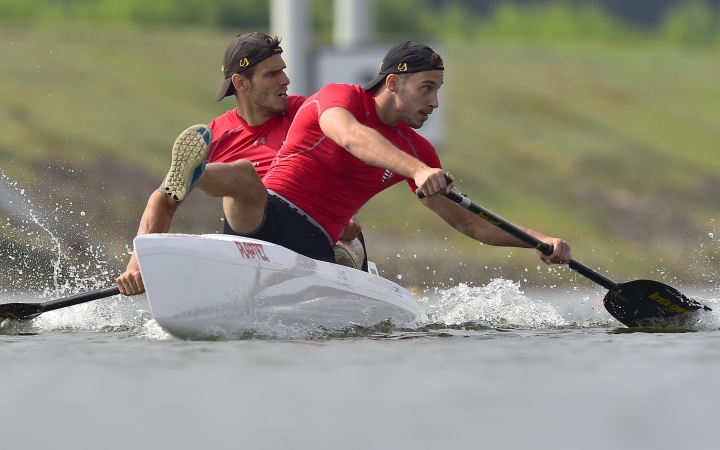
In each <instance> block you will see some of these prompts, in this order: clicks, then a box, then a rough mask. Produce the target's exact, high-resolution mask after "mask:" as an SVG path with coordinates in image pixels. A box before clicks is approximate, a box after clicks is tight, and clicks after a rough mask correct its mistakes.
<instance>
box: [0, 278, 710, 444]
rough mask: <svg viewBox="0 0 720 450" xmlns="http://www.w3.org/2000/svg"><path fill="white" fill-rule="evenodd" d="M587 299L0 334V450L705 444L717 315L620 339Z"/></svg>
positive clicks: (484, 290) (68, 322) (118, 319)
mask: <svg viewBox="0 0 720 450" xmlns="http://www.w3.org/2000/svg"><path fill="white" fill-rule="evenodd" d="M598 294H599V292H587V293H582V292H578V291H574V290H570V292H567V291H563V290H561V289H557V290H550V291H534V292H522V290H521V289H520V286H519V285H517V284H515V283H513V282H511V281H507V280H495V281H493V282H492V283H490V284H489V285H487V286H477V287H471V286H466V285H459V286H455V287H452V288H449V289H438V290H437V291H432V292H429V293H428V295H427V297H425V298H423V299H422V301H421V303H422V305H423V313H422V314H421V315H420V316H419V317H418V318H417V319H416V320H415V321H413V322H411V323H405V324H390V323H382V324H378V325H377V326H376V327H373V328H352V329H346V330H334V331H329V330H302V329H292V328H291V327H285V328H282V329H276V330H272V331H271V332H270V333H268V331H267V330H266V331H265V334H262V333H254V334H252V333H251V334H248V336H247V339H244V340H235V341H181V340H176V339H174V338H172V337H171V336H169V335H167V334H166V333H165V332H164V331H163V330H162V329H161V328H159V327H158V326H157V324H156V323H155V322H154V320H153V319H152V315H151V314H150V312H149V308H148V304H147V302H146V300H145V299H144V297H143V296H139V297H133V298H128V297H120V296H118V297H115V298H110V299H105V300H100V301H97V302H93V303H88V304H84V305H78V306H74V307H70V308H66V309H62V310H58V311H53V312H49V313H45V314H43V315H41V316H40V317H38V318H37V319H34V320H32V321H29V322H10V321H5V322H3V324H2V325H1V326H0V357H1V358H2V361H3V366H2V370H1V371H0V380H2V381H3V383H4V386H5V389H4V394H3V408H2V411H1V412H0V423H2V424H3V431H4V432H3V438H2V441H3V445H4V446H5V445H7V446H8V447H7V448H15V447H17V448H42V447H51V446H52V447H58V446H60V447H62V448H64V447H67V448H104V449H115V448H117V449H121V448H122V449H125V448H131V447H138V448H149V447H158V448H182V449H184V448H230V447H232V448H281V447H282V448H403V449H404V448H438V447H442V448H467V447H470V448H489V447H491V446H492V447H502V448H518V449H520V448H523V449H524V448H548V449H549V448H553V449H556V448H573V449H575V448H577V449H595V448H597V449H600V448H677V447H687V448H716V447H717V442H718V438H720V432H718V431H715V430H717V427H716V426H715V424H716V422H717V421H718V420H717V419H716V418H715V415H714V414H715V412H716V410H717V407H716V404H717V398H720V381H718V376H717V374H718V373H720V356H719V355H720V333H719V332H718V331H716V330H717V329H718V328H720V327H718V326H717V323H718V319H717V316H716V315H715V313H705V316H704V317H699V318H696V320H695V322H696V323H697V324H698V331H695V332H690V333H667V332H654V333H647V332H644V333H627V332H623V331H622V330H626V329H625V328H624V327H622V326H621V325H619V324H618V323H617V322H615V321H614V319H612V318H611V317H610V316H609V315H608V314H607V313H606V312H605V311H604V310H603V309H602V308H601V307H600V306H599V304H598V303H597V296H598ZM700 298H701V300H702V301H703V302H704V303H706V304H708V305H709V306H711V307H713V309H714V310H715V311H720V305H717V304H716V303H717V300H715V299H713V298H703V297H700ZM12 300H13V301H18V299H12ZM5 301H9V299H7V298H0V302H5ZM710 324H716V326H714V328H713V327H712V326H711V325H710ZM654 331H658V330H654Z"/></svg>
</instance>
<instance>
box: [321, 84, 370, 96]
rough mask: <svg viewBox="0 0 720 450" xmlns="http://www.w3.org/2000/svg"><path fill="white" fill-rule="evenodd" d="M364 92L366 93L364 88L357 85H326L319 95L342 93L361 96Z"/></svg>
mask: <svg viewBox="0 0 720 450" xmlns="http://www.w3.org/2000/svg"><path fill="white" fill-rule="evenodd" d="M362 92H365V91H364V90H363V88H361V87H360V86H357V85H355V84H345V83H330V84H327V85H325V86H324V87H323V88H322V89H320V90H319V91H318V94H320V93H323V94H327V93H342V94H345V95H347V94H361V93H362Z"/></svg>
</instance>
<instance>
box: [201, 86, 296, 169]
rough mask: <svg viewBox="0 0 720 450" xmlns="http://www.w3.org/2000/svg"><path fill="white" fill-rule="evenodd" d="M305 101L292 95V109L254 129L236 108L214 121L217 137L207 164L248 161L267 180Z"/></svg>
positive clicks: (211, 124) (289, 104)
mask: <svg viewBox="0 0 720 450" xmlns="http://www.w3.org/2000/svg"><path fill="white" fill-rule="evenodd" d="M304 101H305V97H302V96H300V95H290V96H288V109H287V110H286V111H285V112H284V113H281V114H275V115H273V116H272V118H270V120H268V121H267V122H265V123H263V124H261V125H257V126H254V127H251V126H250V125H248V124H247V123H245V121H244V120H243V119H241V118H240V116H238V114H237V110H236V109H233V110H230V111H228V112H226V113H225V114H223V115H222V116H219V117H217V118H216V119H215V120H213V121H212V122H210V125H208V126H209V127H210V129H211V130H212V133H213V137H212V142H211V143H210V150H209V151H208V156H207V158H206V161H207V162H209V163H211V162H212V163H214V162H226V163H230V162H234V161H237V160H238V159H246V160H248V161H250V162H252V163H253V166H255V170H257V172H258V175H260V177H261V178H262V177H264V176H265V173H266V172H267V170H268V169H269V168H270V165H271V164H272V162H273V161H274V160H275V157H276V156H277V152H278V150H280V147H281V146H282V143H283V141H285V137H286V136H287V133H288V130H289V129H290V124H291V123H292V121H293V118H295V114H297V111H298V109H300V106H301V105H302V104H303V102H304Z"/></svg>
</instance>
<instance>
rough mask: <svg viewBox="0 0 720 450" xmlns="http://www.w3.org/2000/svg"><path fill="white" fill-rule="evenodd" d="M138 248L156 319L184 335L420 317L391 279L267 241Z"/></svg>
mask: <svg viewBox="0 0 720 450" xmlns="http://www.w3.org/2000/svg"><path fill="white" fill-rule="evenodd" d="M134 243H135V252H136V254H137V258H138V262H139V263H140V271H141V272H142V276H143V280H144V282H145V289H146V291H147V297H148V301H149V302H150V308H151V310H152V314H153V316H154V318H155V320H156V321H157V323H158V324H159V325H160V326H161V327H162V328H163V329H164V330H165V331H167V332H168V333H170V334H172V335H174V336H177V337H180V338H191V339H192V338H212V337H220V338H231V337H233V336H239V335H241V334H243V333H246V332H248V331H253V330H267V329H272V328H273V327H274V326H275V327H276V326H277V325H280V326H289V327H294V326H301V327H322V328H325V329H339V328H345V327H349V326H353V325H362V326H370V325H375V324H377V323H380V322H382V321H384V320H387V319H392V320H393V321H398V322H406V321H409V320H411V319H412V318H413V317H415V316H416V315H417V314H418V313H419V312H420V306H419V304H418V302H417V301H416V300H415V297H413V295H412V294H411V293H410V292H409V291H407V290H406V289H404V288H403V287H401V286H399V285H398V284H396V283H393V282H392V281H390V280H387V279H385V278H382V277H380V276H378V275H376V274H370V273H367V272H363V271H360V270H355V269H351V268H349V267H344V266H339V265H336V264H330V263H326V262H323V261H317V260H314V259H310V258H307V257H305V256H302V255H299V254H297V253H295V252H293V251H291V250H288V249H287V248H285V247H281V246H279V245H275V244H271V243H268V242H264V241H259V240H255V239H248V238H242V237H238V236H228V235H221V234H205V235H184V234H149V235H143V236H138V237H136V238H135V241H134Z"/></svg>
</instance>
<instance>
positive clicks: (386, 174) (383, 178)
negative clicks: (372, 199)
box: [382, 170, 395, 183]
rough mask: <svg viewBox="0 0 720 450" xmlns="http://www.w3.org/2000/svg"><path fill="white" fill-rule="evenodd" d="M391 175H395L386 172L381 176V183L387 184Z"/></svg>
mask: <svg viewBox="0 0 720 450" xmlns="http://www.w3.org/2000/svg"><path fill="white" fill-rule="evenodd" d="M393 175H395V174H394V173H393V172H391V171H389V170H386V171H385V173H384V174H383V177H382V182H383V183H387V182H388V181H390V178H392V177H393Z"/></svg>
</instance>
